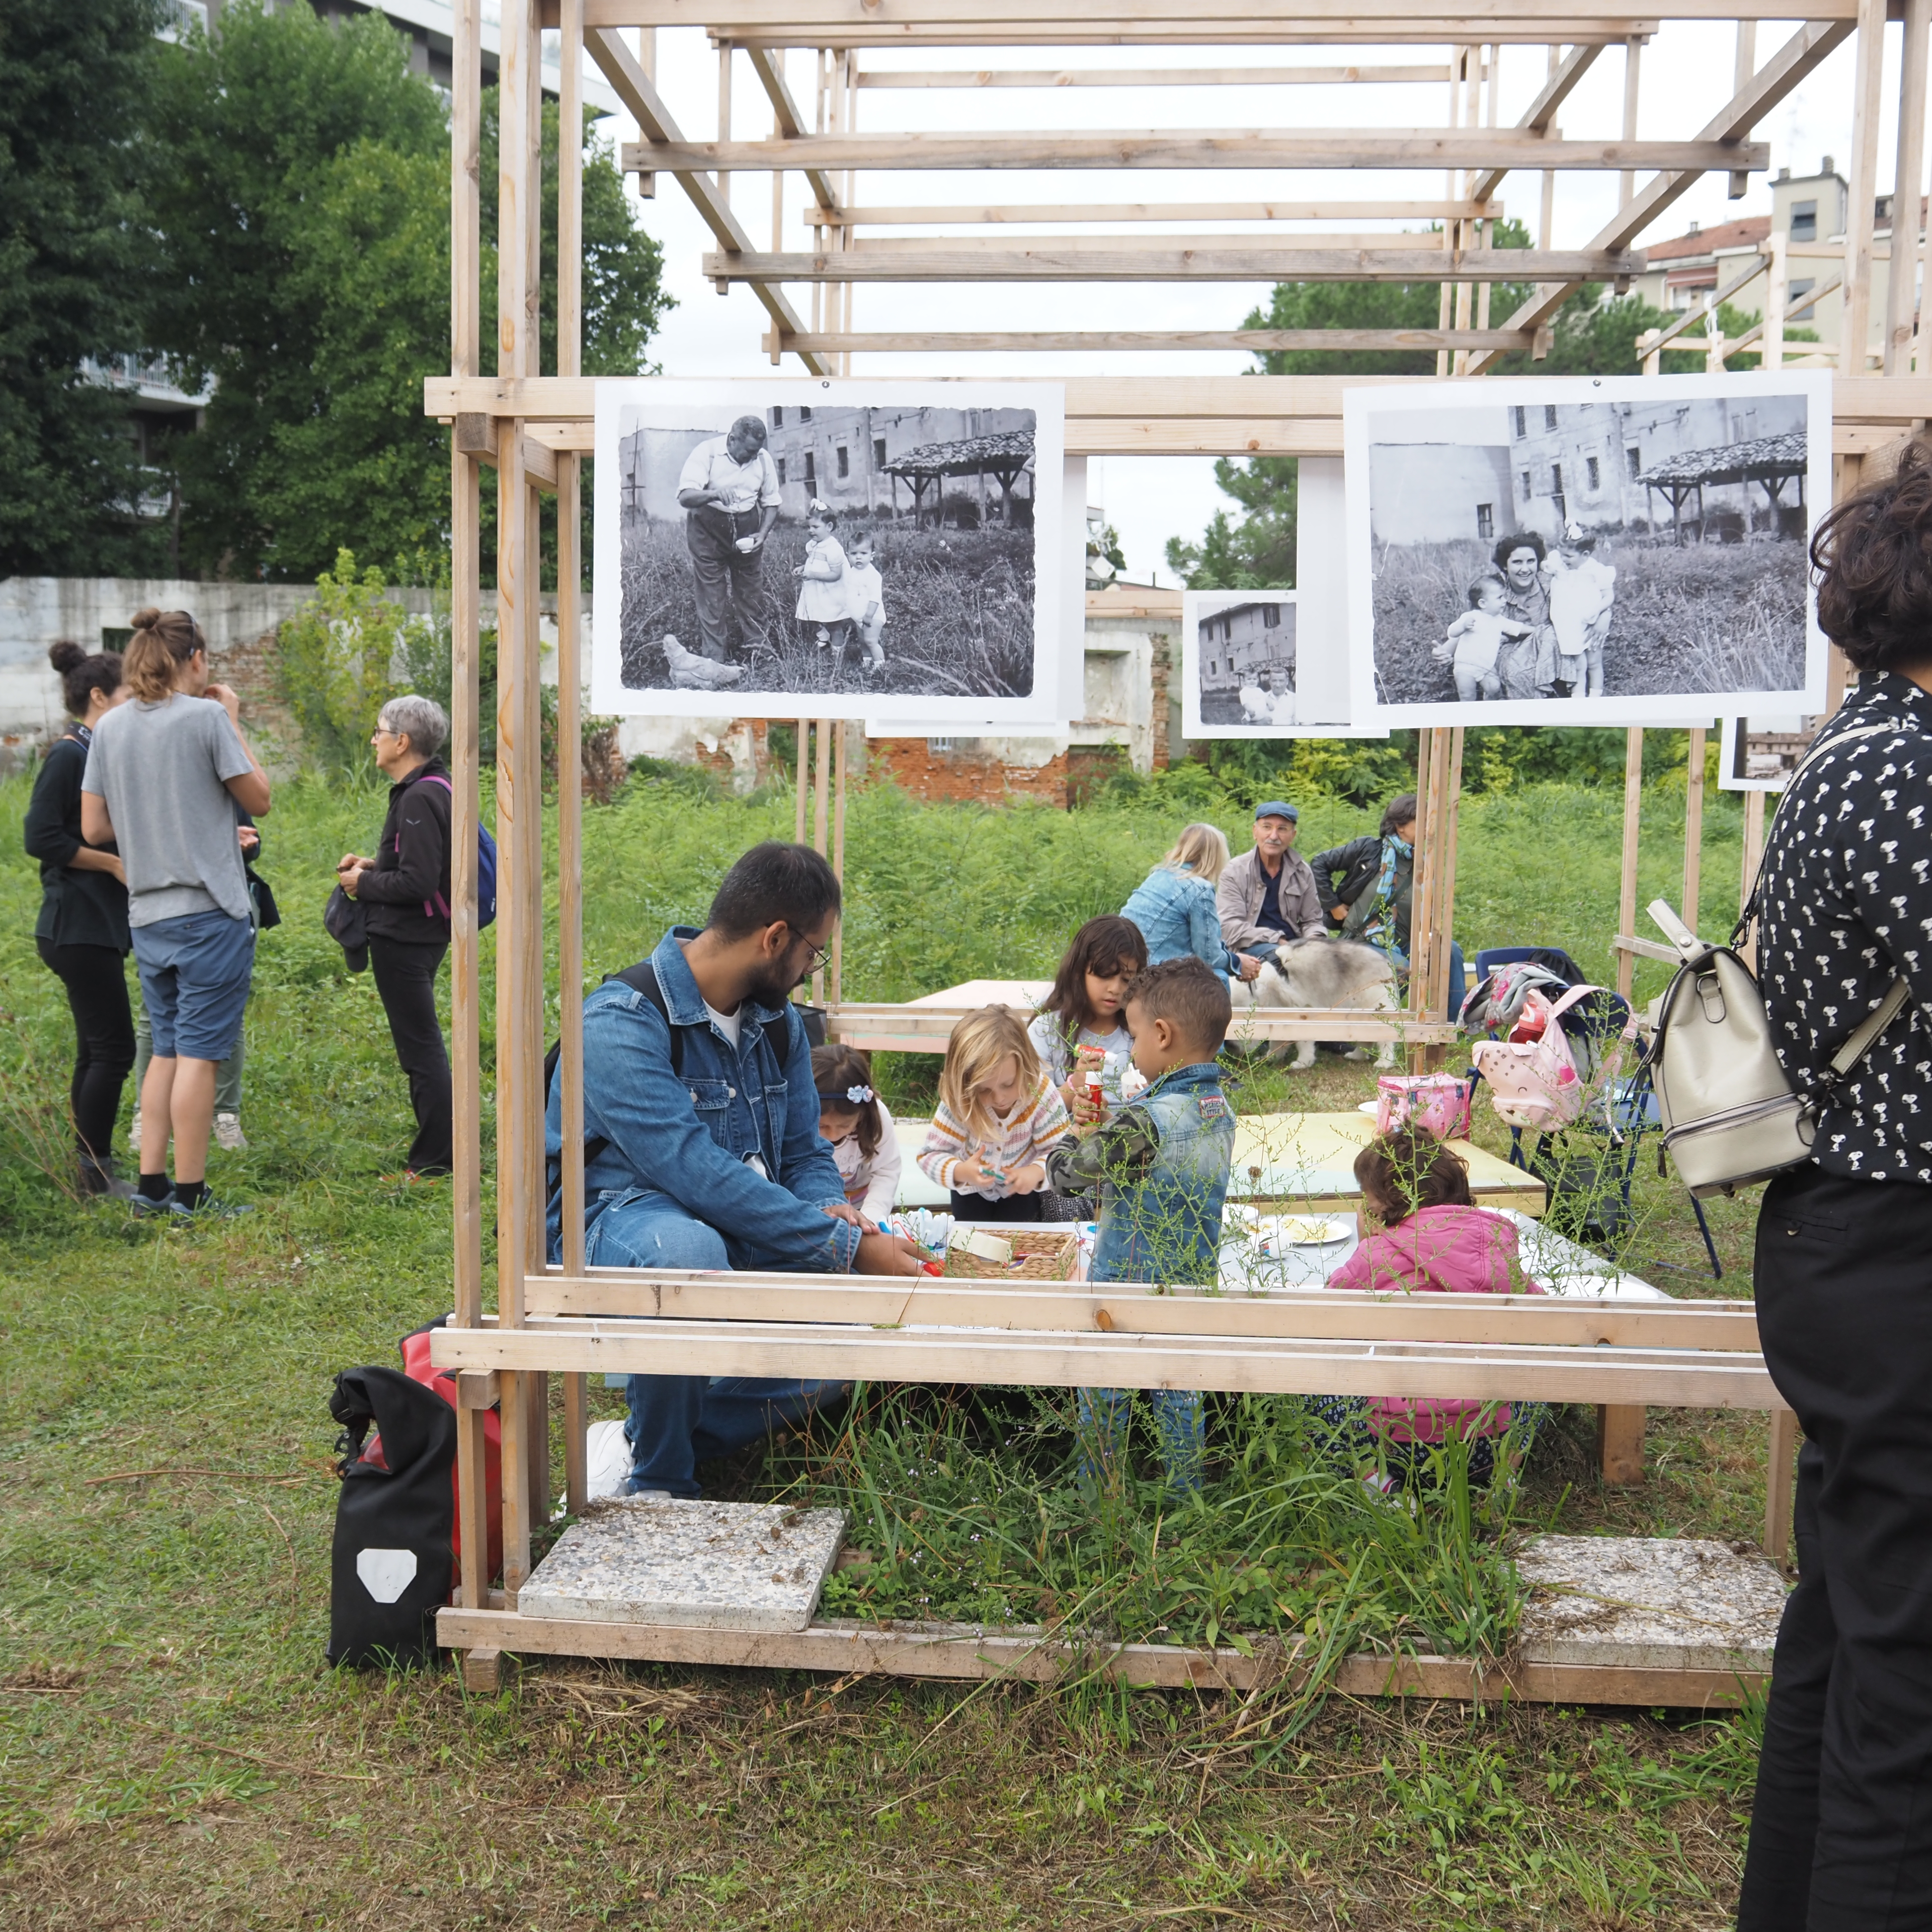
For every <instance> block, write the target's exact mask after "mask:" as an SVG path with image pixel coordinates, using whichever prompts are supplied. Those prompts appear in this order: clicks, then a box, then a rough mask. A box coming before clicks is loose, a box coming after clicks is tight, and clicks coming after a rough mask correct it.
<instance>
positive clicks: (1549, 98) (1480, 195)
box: [1469, 44, 1604, 247]
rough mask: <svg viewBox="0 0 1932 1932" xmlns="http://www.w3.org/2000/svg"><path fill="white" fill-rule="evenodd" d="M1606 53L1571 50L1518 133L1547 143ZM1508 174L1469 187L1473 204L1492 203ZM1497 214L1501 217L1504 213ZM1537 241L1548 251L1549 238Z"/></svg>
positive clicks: (1492, 172)
mask: <svg viewBox="0 0 1932 1932" xmlns="http://www.w3.org/2000/svg"><path fill="white" fill-rule="evenodd" d="M1603 50H1604V49H1603V48H1602V46H1601V45H1600V44H1592V45H1589V46H1580V47H1572V48H1571V49H1570V52H1569V55H1568V58H1566V59H1565V61H1564V62H1563V63H1562V65H1561V66H1560V67H1559V68H1557V70H1556V72H1555V73H1554V74H1552V75H1551V76H1550V77H1549V79H1548V80H1546V81H1545V82H1544V83H1543V86H1542V89H1541V91H1540V92H1538V95H1537V96H1536V98H1535V100H1533V101H1532V102H1531V103H1530V104H1529V107H1527V108H1526V109H1525V110H1523V115H1522V117H1521V118H1520V119H1519V120H1518V121H1517V127H1518V129H1519V130H1520V131H1522V132H1523V133H1528V134H1534V135H1535V136H1537V137H1538V139H1540V140H1541V139H1547V136H1548V135H1549V133H1550V127H1551V125H1552V124H1553V122H1554V121H1555V120H1556V111H1557V110H1558V109H1559V108H1560V107H1562V105H1563V104H1564V102H1565V101H1568V99H1569V98H1570V97H1571V95H1572V94H1573V93H1574V92H1576V90H1577V86H1578V85H1579V84H1580V83H1581V82H1582V80H1583V77H1584V76H1585V75H1586V74H1588V73H1589V71H1590V69H1591V68H1592V67H1593V66H1595V65H1596V59H1597V56H1598V55H1599V54H1600V53H1601V52H1603ZM1508 172H1509V170H1508V169H1507V168H1485V169H1484V170H1483V171H1482V172H1481V173H1480V174H1479V175H1477V177H1476V178H1475V181H1474V182H1473V183H1472V184H1471V186H1470V190H1469V198H1470V199H1471V200H1472V201H1475V202H1478V203H1481V202H1487V201H1488V200H1489V199H1490V198H1491V197H1492V196H1493V195H1494V194H1495V193H1496V190H1497V189H1498V188H1499V187H1502V184H1503V177H1504V176H1505V175H1507V174H1508ZM1496 212H1500V210H1498V211H1496ZM1549 239H1550V238H1549V237H1548V236H1538V240H1539V241H1541V242H1542V243H1543V244H1544V246H1545V247H1547V246H1548V245H1549Z"/></svg>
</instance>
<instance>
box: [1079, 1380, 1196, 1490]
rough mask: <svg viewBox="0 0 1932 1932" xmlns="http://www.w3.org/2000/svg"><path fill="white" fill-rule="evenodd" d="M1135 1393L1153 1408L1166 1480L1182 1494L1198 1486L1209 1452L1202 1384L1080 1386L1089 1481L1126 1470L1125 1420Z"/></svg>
mask: <svg viewBox="0 0 1932 1932" xmlns="http://www.w3.org/2000/svg"><path fill="white" fill-rule="evenodd" d="M1136 1397H1139V1398H1140V1399H1141V1400H1142V1401H1144V1402H1145V1403H1146V1404H1147V1406H1148V1409H1150V1410H1151V1411H1152V1412H1153V1415H1154V1440H1155V1441H1156V1442H1157V1443H1158V1444H1159V1445H1160V1462H1161V1467H1162V1468H1163V1469H1164V1470H1165V1471H1166V1472H1167V1487H1169V1489H1170V1490H1172V1491H1173V1492H1174V1493H1175V1494H1176V1495H1178V1496H1187V1495H1192V1494H1194V1493H1198V1492H1199V1490H1200V1488H1201V1472H1202V1463H1203V1462H1204V1461H1205V1460H1206V1457H1207V1432H1206V1430H1205V1428H1204V1427H1203V1426H1202V1418H1201V1392H1200V1391H1199V1389H1117V1388H1097V1389H1082V1391H1080V1472H1081V1474H1082V1475H1083V1476H1084V1477H1085V1478H1087V1479H1088V1481H1093V1480H1094V1478H1096V1477H1099V1478H1101V1479H1102V1480H1103V1481H1109V1482H1111V1481H1113V1480H1114V1479H1115V1478H1116V1477H1117V1476H1118V1474H1119V1473H1120V1472H1123V1471H1124V1469H1125V1467H1126V1463H1127V1421H1128V1418H1129V1417H1130V1415H1131V1414H1132V1412H1133V1403H1134V1400H1135V1398H1136Z"/></svg>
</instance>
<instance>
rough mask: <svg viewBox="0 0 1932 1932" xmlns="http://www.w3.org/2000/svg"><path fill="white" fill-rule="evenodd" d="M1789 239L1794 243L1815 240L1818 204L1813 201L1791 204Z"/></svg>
mask: <svg viewBox="0 0 1932 1932" xmlns="http://www.w3.org/2000/svg"><path fill="white" fill-rule="evenodd" d="M1791 239H1792V240H1793V241H1794V242H1815V241H1817V239H1818V204H1817V202H1815V201H1794V202H1793V203H1792V204H1791Z"/></svg>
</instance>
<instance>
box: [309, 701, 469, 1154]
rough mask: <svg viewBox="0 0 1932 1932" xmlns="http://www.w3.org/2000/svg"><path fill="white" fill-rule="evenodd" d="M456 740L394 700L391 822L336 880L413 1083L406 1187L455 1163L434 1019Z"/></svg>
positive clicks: (438, 715)
mask: <svg viewBox="0 0 1932 1932" xmlns="http://www.w3.org/2000/svg"><path fill="white" fill-rule="evenodd" d="M448 736H449V718H448V717H447V716H446V715H444V712H443V707H442V706H441V705H440V704H437V703H434V702H433V701H432V700H431V699H429V698H427V697H416V696H414V695H411V696H409V697H392V698H391V699H390V700H389V703H386V705H384V706H383V709H382V711H381V712H380V715H379V716H378V718H377V724H376V730H375V733H374V736H373V737H372V738H371V739H370V742H371V744H372V745H374V747H375V749H376V763H377V768H378V769H380V771H381V772H383V775H384V776H385V777H386V778H389V779H391V780H392V781H393V782H392V784H391V785H390V787H389V816H388V817H386V819H384V820H383V836H382V840H381V842H380V844H378V845H377V848H376V856H375V857H374V858H373V859H365V858H363V857H362V856H359V854H358V853H354V852H345V853H344V854H343V855H342V861H341V864H340V865H338V866H337V867H336V868H335V869H336V878H337V880H338V883H340V884H341V887H342V889H343V891H344V892H346V893H347V895H348V896H349V897H350V898H352V899H356V900H359V901H360V902H361V903H362V906H363V907H364V909H365V910H364V916H365V921H366V923H367V926H368V934H369V963H370V965H371V966H372V967H373V968H374V970H375V974H376V991H377V993H378V995H380V997H381V998H382V1001H383V1012H384V1013H386V1014H388V1016H389V1037H390V1038H391V1039H392V1040H394V1041H395V1045H396V1058H397V1059H398V1061H400V1062H401V1065H402V1069H403V1071H404V1073H406V1074H407V1075H408V1076H409V1081H410V1105H411V1106H413V1107H414V1109H416V1139H415V1140H414V1141H413V1142H411V1143H410V1151H409V1157H408V1160H407V1163H405V1166H404V1175H403V1178H404V1180H405V1181H419V1180H425V1179H427V1178H429V1177H431V1176H432V1175H446V1174H448V1173H449V1172H450V1171H451V1169H452V1166H453V1164H454V1163H455V1146H454V1136H455V1109H454V1106H453V1103H452V1100H451V1098H450V1091H449V1054H448V1052H446V1049H445V1048H444V1046H443V1029H442V1028H441V1027H440V1025H438V1024H437V1016H436V976H437V969H438V968H440V966H441V965H442V964H443V955H444V954H445V953H447V952H448V951H449V808H450V804H451V792H450V784H449V772H448V771H447V770H446V769H445V768H444V766H443V761H442V760H440V758H439V757H437V752H439V751H441V750H442V749H443V741H444V739H446V738H447V737H448Z"/></svg>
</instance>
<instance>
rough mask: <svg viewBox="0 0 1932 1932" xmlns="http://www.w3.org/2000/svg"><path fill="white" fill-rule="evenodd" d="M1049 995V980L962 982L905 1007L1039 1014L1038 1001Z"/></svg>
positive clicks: (1050, 983)
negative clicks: (1007, 1009)
mask: <svg viewBox="0 0 1932 1932" xmlns="http://www.w3.org/2000/svg"><path fill="white" fill-rule="evenodd" d="M1052 991H1053V982H1052V980H962V981H961V982H960V983H959V985H958V986H942V987H941V989H940V990H939V991H938V992H936V993H922V994H920V995H919V998H917V999H916V1000H907V1001H906V1002H905V1004H907V1006H909V1007H1016V1008H1017V1009H1018V1010H1019V1011H1020V1012H1021V1013H1036V1012H1037V1011H1038V1010H1039V1008H1040V1001H1043V999H1045V998H1046V996H1047V995H1048V994H1049V993H1050V992H1052Z"/></svg>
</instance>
